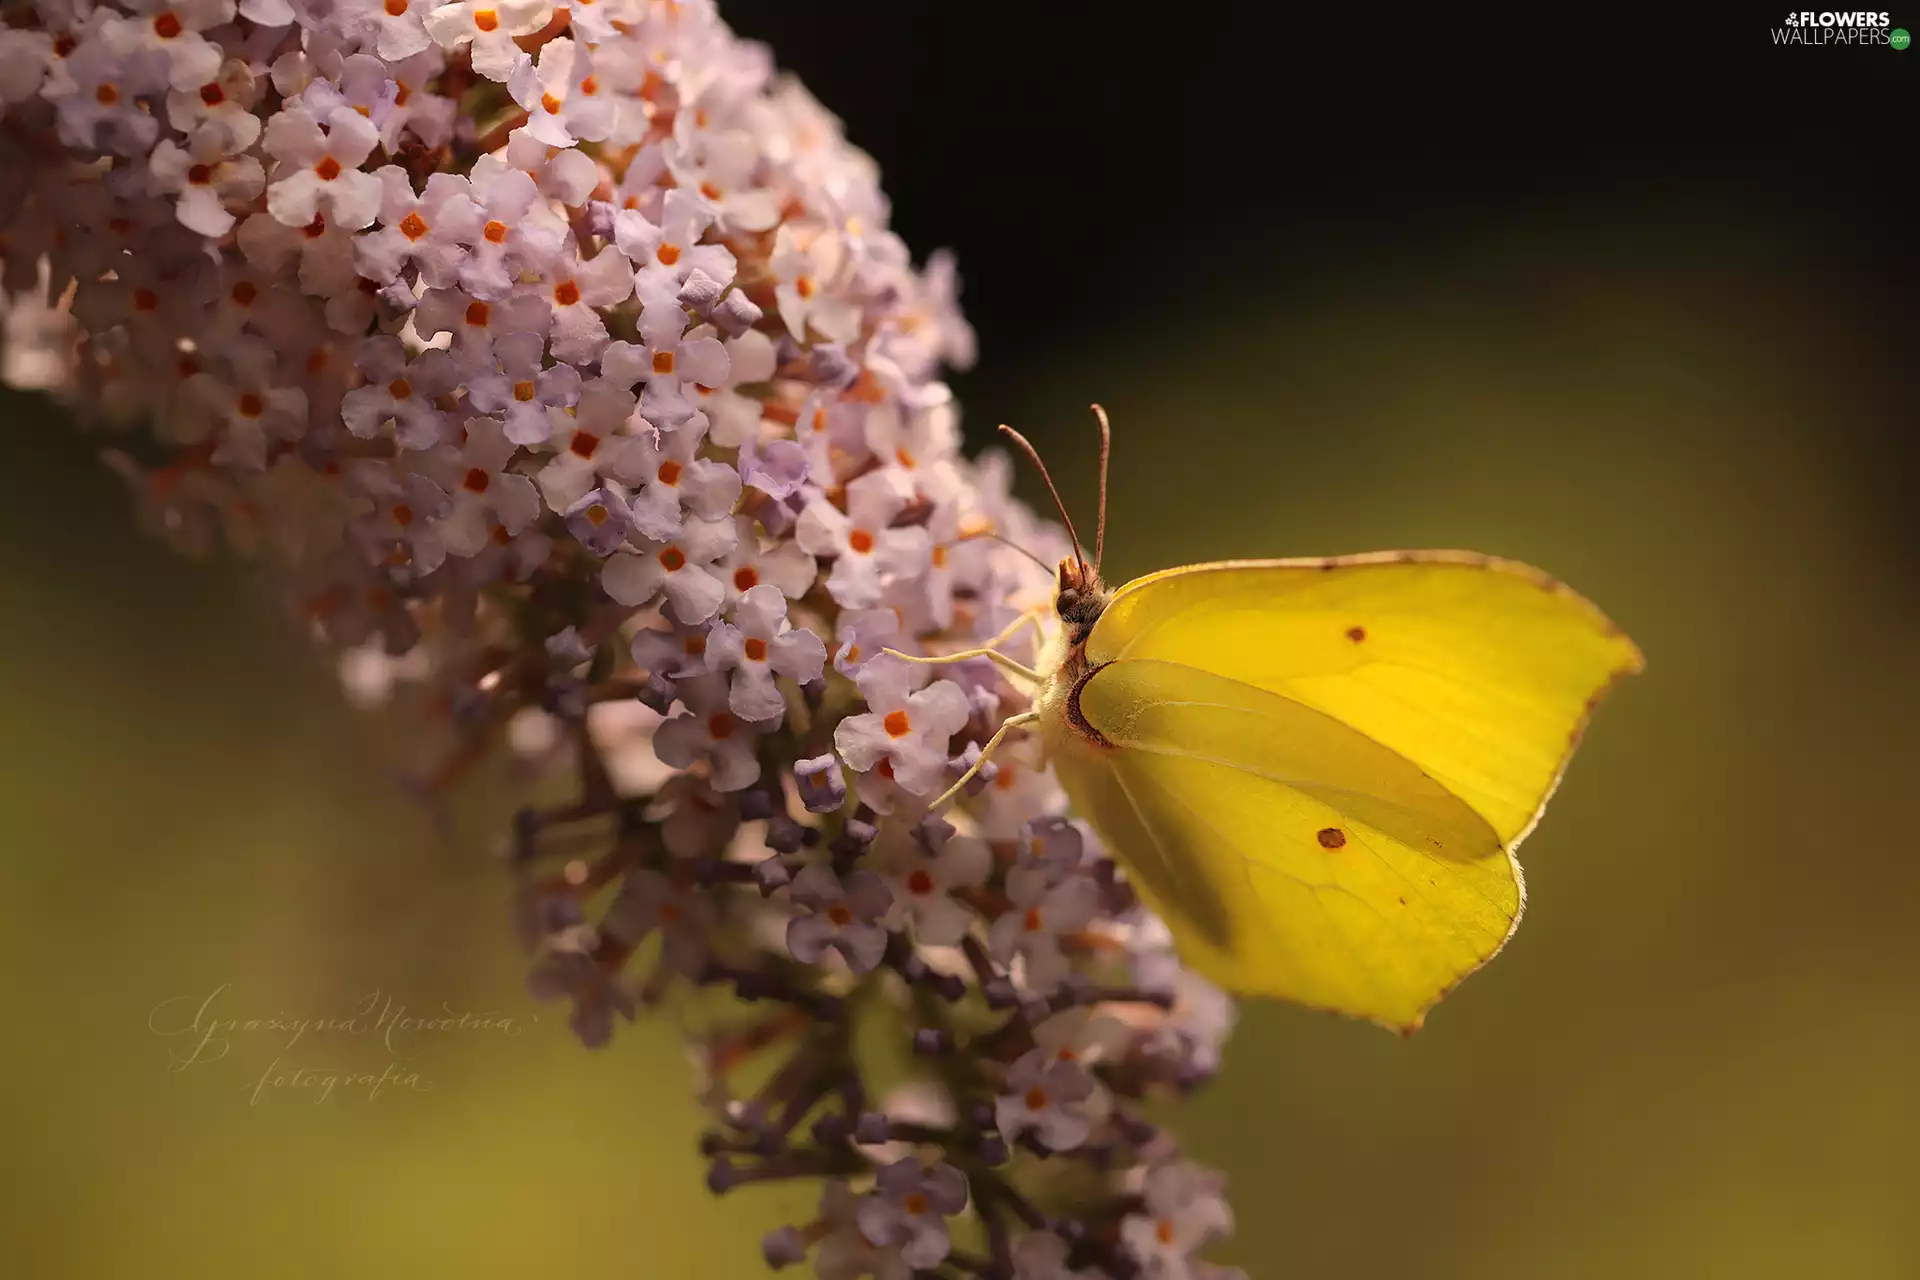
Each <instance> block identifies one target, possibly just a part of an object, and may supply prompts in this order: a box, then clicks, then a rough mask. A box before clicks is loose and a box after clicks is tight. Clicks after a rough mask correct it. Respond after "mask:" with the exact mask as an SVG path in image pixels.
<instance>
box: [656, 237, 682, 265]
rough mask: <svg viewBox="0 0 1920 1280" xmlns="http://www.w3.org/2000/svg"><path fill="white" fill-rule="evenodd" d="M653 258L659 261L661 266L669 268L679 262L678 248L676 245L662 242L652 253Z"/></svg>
mask: <svg viewBox="0 0 1920 1280" xmlns="http://www.w3.org/2000/svg"><path fill="white" fill-rule="evenodd" d="M653 256H654V257H656V258H658V259H659V260H660V265H661V266H663V267H670V266H672V265H673V264H674V263H676V262H678V261H680V246H679V245H677V244H668V243H667V242H666V241H664V240H662V241H661V242H660V247H659V248H658V249H655V250H654V251H653Z"/></svg>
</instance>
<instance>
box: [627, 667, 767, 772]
mask: <svg viewBox="0 0 1920 1280" xmlns="http://www.w3.org/2000/svg"><path fill="white" fill-rule="evenodd" d="M679 689H680V697H681V700H682V701H683V702H684V703H685V704H686V708H685V710H683V711H682V712H681V713H680V714H679V715H677V716H675V717H673V718H672V719H671V720H668V721H667V722H666V723H665V724H663V725H661V726H660V728H659V731H658V732H657V733H655V735H654V740H653V746H654V752H655V753H656V754H657V755H658V756H659V757H660V759H661V761H662V762H663V763H665V764H669V765H672V766H673V767H674V768H676V769H685V768H688V767H690V766H691V765H693V764H694V763H695V762H697V761H700V762H705V764H706V766H707V768H708V769H709V770H710V771H711V773H712V777H713V785H714V787H715V789H717V790H719V791H738V790H740V789H741V788H743V787H749V786H752V785H753V783H754V782H755V781H757V780H758V779H759V777H760V762H759V761H758V760H757V759H755V758H754V754H753V738H754V734H755V732H756V729H755V726H754V725H753V724H751V723H749V722H747V721H744V720H742V719H740V718H739V717H738V716H736V715H734V714H733V712H732V711H730V710H729V709H728V707H727V686H726V681H725V680H724V679H723V678H722V677H719V676H707V677H698V678H695V679H690V680H684V681H681V682H680V686H679Z"/></svg>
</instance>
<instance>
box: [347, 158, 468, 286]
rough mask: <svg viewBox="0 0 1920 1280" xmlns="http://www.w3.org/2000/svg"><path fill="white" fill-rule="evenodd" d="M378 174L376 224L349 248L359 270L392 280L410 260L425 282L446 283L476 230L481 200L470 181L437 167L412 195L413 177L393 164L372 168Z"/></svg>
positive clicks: (452, 281) (456, 271) (463, 258)
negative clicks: (475, 198)
mask: <svg viewBox="0 0 1920 1280" xmlns="http://www.w3.org/2000/svg"><path fill="white" fill-rule="evenodd" d="M373 176H374V177H376V178H378V179H379V180H380V186H381V191H382V196H381V201H380V214H379V217H380V223H381V229H380V230H379V231H376V232H373V233H371V234H369V235H364V236H361V237H360V238H359V240H358V241H356V242H355V244H354V253H355V255H356V258H357V261H358V263H359V267H360V273H361V274H362V275H365V276H368V277H370V278H371V279H375V280H391V279H393V278H394V277H395V276H397V275H399V274H400V270H401V268H402V267H404V266H406V265H408V264H411V265H412V266H414V267H415V268H417V269H418V270H419V272H420V279H421V281H422V283H424V284H426V285H427V286H428V287H430V288H435V289H450V288H452V287H453V286H454V284H455V283H456V282H457V280H458V277H459V272H460V268H461V267H462V266H463V265H465V263H466V258H467V250H466V247H465V246H466V245H468V244H471V243H472V242H473V240H474V238H475V237H476V236H478V235H479V233H480V226H481V222H482V220H483V219H482V217H481V212H480V206H479V205H477V204H475V203H474V201H473V197H472V195H471V194H470V192H471V189H472V188H471V184H470V183H468V181H467V180H466V179H465V178H463V177H460V176H459V175H457V174H452V173H436V174H432V175H430V176H429V177H428V178H427V188H426V190H425V191H424V192H422V193H420V194H418V195H416V194H415V193H414V190H413V182H412V180H411V179H409V178H408V177H407V175H406V171H405V170H403V169H401V168H400V167H399V166H398V165H391V164H390V165H386V166H384V167H382V168H380V169H376V170H375V171H374V174H373Z"/></svg>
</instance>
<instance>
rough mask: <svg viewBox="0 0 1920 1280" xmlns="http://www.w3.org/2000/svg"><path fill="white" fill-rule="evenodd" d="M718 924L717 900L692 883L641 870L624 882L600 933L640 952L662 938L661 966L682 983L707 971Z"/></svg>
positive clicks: (608, 909)
mask: <svg viewBox="0 0 1920 1280" xmlns="http://www.w3.org/2000/svg"><path fill="white" fill-rule="evenodd" d="M714 923H715V915H714V908H713V902H712V900H711V899H710V898H708V897H707V896H706V895H705V894H703V893H701V892H700V891H699V890H698V889H697V888H696V887H695V886H694V884H693V883H692V881H691V880H689V879H687V878H686V877H684V876H683V877H680V878H677V879H670V878H668V877H667V876H665V875H662V874H661V873H660V872H657V871H651V870H641V871H637V872H635V873H633V874H632V875H630V876H627V877H625V878H624V879H622V880H621V882H620V892H619V894H618V895H617V896H616V897H615V898H614V900H613V902H612V904H611V905H609V906H608V908H607V914H606V916H605V918H604V919H603V920H602V922H601V928H602V930H603V931H604V932H605V933H606V935H607V936H608V937H610V938H613V939H615V940H616V941H618V942H620V943H622V944H623V945H625V946H628V947H637V946H639V945H640V943H641V942H642V941H644V940H645V939H646V938H647V937H648V936H650V935H651V934H653V933H655V932H658V933H659V934H660V937H661V950H660V960H661V963H662V964H664V965H666V967H667V968H668V969H670V970H672V971H673V972H675V973H678V974H679V975H681V976H682V977H686V978H694V977H698V976H699V974H700V971H701V969H702V968H703V967H705V965H706V962H707V954H708V951H709V943H708V935H709V931H710V930H711V929H712V928H713V926H714Z"/></svg>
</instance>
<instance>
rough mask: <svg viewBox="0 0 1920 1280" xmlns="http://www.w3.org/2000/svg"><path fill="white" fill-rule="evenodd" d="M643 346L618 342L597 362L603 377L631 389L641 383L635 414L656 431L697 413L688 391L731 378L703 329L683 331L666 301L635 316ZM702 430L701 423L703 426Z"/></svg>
mask: <svg viewBox="0 0 1920 1280" xmlns="http://www.w3.org/2000/svg"><path fill="white" fill-rule="evenodd" d="M640 333H641V337H642V338H643V339H644V345H636V344H634V343H628V342H622V343H618V344H615V345H614V346H610V347H608V348H607V350H606V352H605V353H604V355H603V356H602V360H603V363H604V365H605V368H606V373H607V376H608V377H610V378H618V379H619V380H620V381H622V382H625V383H627V384H628V385H632V384H633V383H635V382H639V381H642V380H644V381H645V383H646V389H645V391H644V392H643V393H642V395H641V399H640V411H641V412H642V413H644V414H645V415H646V416H647V419H648V421H650V422H655V423H658V424H660V425H661V426H671V425H678V424H679V423H682V422H685V421H686V420H687V419H688V418H690V417H692V416H694V415H695V414H696V413H698V409H697V408H696V406H695V405H694V404H693V402H692V400H691V399H690V398H689V397H688V395H687V388H688V387H689V386H705V387H721V386H725V385H726V383H727V379H728V377H729V374H730V372H731V370H730V363H731V362H730V361H729V359H728V357H727V349H726V347H725V346H724V345H723V344H722V343H721V342H720V340H719V338H718V337H716V336H715V333H714V330H713V328H712V327H711V326H709V325H699V326H697V327H695V328H693V329H691V330H689V329H688V328H687V313H686V311H685V310H683V309H682V308H681V306H680V304H679V303H677V302H674V301H672V300H671V299H669V300H666V301H655V302H653V303H650V304H648V305H647V306H646V307H645V309H644V310H643V311H642V312H641V317H640ZM703 425H704V420H703Z"/></svg>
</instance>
